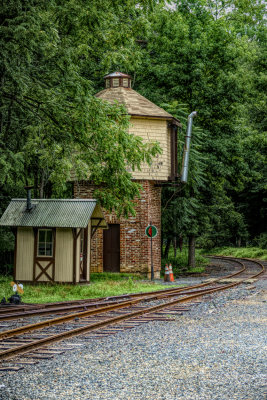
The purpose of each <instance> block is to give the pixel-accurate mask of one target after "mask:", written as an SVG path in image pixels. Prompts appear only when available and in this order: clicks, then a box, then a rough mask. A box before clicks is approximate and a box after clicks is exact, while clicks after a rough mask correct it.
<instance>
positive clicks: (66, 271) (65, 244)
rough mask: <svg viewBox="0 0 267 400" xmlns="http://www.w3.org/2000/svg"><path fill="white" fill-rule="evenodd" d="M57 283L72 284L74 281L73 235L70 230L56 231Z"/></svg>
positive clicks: (58, 229) (60, 229) (59, 229)
mask: <svg viewBox="0 0 267 400" xmlns="http://www.w3.org/2000/svg"><path fill="white" fill-rule="evenodd" d="M56 246H57V249H56V267H55V281H56V282H72V279H73V235H72V229H70V228H57V230H56Z"/></svg>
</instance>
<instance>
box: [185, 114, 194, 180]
mask: <svg viewBox="0 0 267 400" xmlns="http://www.w3.org/2000/svg"><path fill="white" fill-rule="evenodd" d="M196 115H197V112H196V111H193V112H192V113H191V114H190V115H189V116H188V120H187V131H186V137H185V144H184V156H183V163H182V171H181V182H182V183H186V182H187V177H188V166H189V150H190V142H191V134H192V126H193V118H194V117H195V116H196Z"/></svg>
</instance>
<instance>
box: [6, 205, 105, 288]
mask: <svg viewBox="0 0 267 400" xmlns="http://www.w3.org/2000/svg"><path fill="white" fill-rule="evenodd" d="M0 225H1V226H9V227H11V228H13V229H12V230H13V232H14V234H15V254H14V280H15V281H20V282H30V283H37V282H38V283H39V282H52V283H54V282H62V283H63V282H64V283H73V284H77V283H85V282H89V281H90V248H91V238H92V236H93V235H94V233H95V231H96V230H97V229H98V228H102V229H106V228H107V224H106V222H105V219H104V215H103V213H102V210H101V207H100V206H99V205H98V204H97V201H96V200H92V199H86V200H81V199H32V200H30V201H28V202H27V200H26V199H12V200H11V202H10V204H9V206H8V207H7V209H6V211H5V212H4V214H3V215H2V217H1V219H0Z"/></svg>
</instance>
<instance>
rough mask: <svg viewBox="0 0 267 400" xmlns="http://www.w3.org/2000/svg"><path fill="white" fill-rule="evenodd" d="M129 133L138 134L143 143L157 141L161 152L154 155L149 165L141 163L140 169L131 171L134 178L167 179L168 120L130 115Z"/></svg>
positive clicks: (169, 156)
mask: <svg viewBox="0 0 267 400" xmlns="http://www.w3.org/2000/svg"><path fill="white" fill-rule="evenodd" d="M129 133H132V134H134V135H136V136H140V137H141V138H142V139H143V140H144V142H145V143H151V142H158V143H159V144H160V147H161V149H162V153H161V154H159V155H158V156H157V157H154V159H153V161H152V164H151V166H149V165H147V164H145V163H143V164H142V165H141V171H138V170H136V171H133V172H132V176H133V178H134V179H149V180H168V178H169V176H170V174H171V154H170V142H171V141H170V130H169V129H168V122H167V121H166V120H159V119H144V118H135V117H132V118H131V121H130V128H129Z"/></svg>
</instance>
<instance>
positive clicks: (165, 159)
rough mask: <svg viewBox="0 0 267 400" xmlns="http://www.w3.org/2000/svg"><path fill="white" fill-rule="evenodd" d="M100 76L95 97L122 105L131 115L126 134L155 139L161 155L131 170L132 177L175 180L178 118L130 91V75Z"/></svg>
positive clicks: (114, 73) (176, 173) (176, 175)
mask: <svg viewBox="0 0 267 400" xmlns="http://www.w3.org/2000/svg"><path fill="white" fill-rule="evenodd" d="M104 79H105V89H104V90H102V91H101V92H99V93H97V94H96V97H98V98H100V99H102V100H104V101H108V102H109V103H114V102H118V103H120V104H122V105H124V106H125V108H126V110H127V112H128V114H129V115H130V116H131V120H130V128H129V133H132V134H134V135H137V136H140V137H141V138H142V139H143V141H144V142H156V141H157V142H159V144H160V146H161V149H162V154H160V155H158V156H157V157H155V158H154V160H153V162H152V164H151V165H150V166H149V165H147V164H143V165H142V168H141V171H132V176H133V179H138V180H139V179H140V180H154V181H158V182H161V181H169V180H171V181H173V180H176V179H177V177H178V171H177V128H178V127H180V126H181V124H180V122H179V120H178V119H176V118H174V117H173V116H172V115H171V114H169V113H168V112H167V111H165V110H163V108H160V107H158V106H157V105H156V104H154V103H152V102H151V101H149V100H148V99H146V98H145V97H144V96H141V95H140V94H139V93H137V92H136V91H135V90H133V89H132V88H131V81H132V79H131V76H130V75H127V74H123V73H121V72H113V73H112V74H109V75H106V76H105V77H104Z"/></svg>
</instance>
